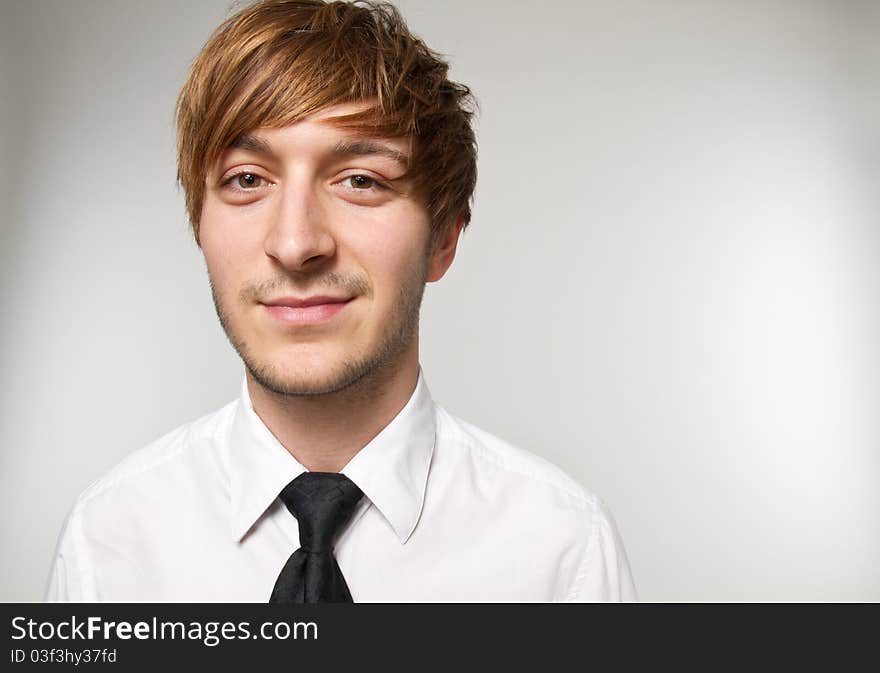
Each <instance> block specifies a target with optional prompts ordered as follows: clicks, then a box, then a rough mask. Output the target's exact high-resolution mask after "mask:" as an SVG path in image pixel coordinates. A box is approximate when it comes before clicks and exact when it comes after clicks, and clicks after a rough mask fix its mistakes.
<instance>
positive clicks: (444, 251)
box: [425, 217, 464, 283]
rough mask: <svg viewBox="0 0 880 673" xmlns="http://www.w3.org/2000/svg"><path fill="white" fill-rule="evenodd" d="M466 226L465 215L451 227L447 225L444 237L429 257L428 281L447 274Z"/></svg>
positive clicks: (433, 280)
mask: <svg viewBox="0 0 880 673" xmlns="http://www.w3.org/2000/svg"><path fill="white" fill-rule="evenodd" d="M462 228H464V217H459V218H458V219H457V220H456V221H455V223H454V224H453V225H452V226H451V227H447V229H446V233H445V234H443V238H442V239H441V240H440V241H438V242H437V244H436V246H435V248H434V250H433V251H432V252H431V255H430V257H429V258H428V276H427V278H426V279H425V280H426V281H427V282H428V283H433V282H435V281H438V280H440V279H441V278H443V276H444V275H445V274H446V271H447V270H448V269H449V267H450V265H451V264H452V260H453V259H455V249H456V248H457V247H458V237H459V234H461V230H462Z"/></svg>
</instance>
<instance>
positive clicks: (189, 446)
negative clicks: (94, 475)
mask: <svg viewBox="0 0 880 673" xmlns="http://www.w3.org/2000/svg"><path fill="white" fill-rule="evenodd" d="M238 402H239V400H237V399H236V400H233V401H231V402H229V403H227V404H226V405H224V406H223V407H221V408H220V409H217V410H216V411H213V412H211V413H208V414H205V415H204V416H201V417H199V418H197V419H195V420H193V421H189V422H187V423H184V424H183V425H180V426H178V427H176V428H174V429H173V430H171V431H170V432H167V433H166V434H164V435H162V436H161V437H159V438H158V439H156V440H154V441H152V442H150V443H149V444H147V445H146V446H143V447H142V448H140V449H137V450H135V451H132V452H131V453H129V454H128V455H127V456H126V457H125V458H123V459H122V460H121V461H120V462H119V463H117V464H116V465H115V466H114V467H112V468H111V469H110V470H109V471H108V472H107V473H105V474H104V475H103V476H101V477H100V478H98V479H96V480H95V481H93V482H92V483H91V484H90V485H89V486H88V487H87V488H86V489H85V490H84V491H83V492H82V493H80V495H79V497H78V498H77V501H76V504H75V505H74V510H76V509H78V508H80V507H81V506H83V505H85V504H86V503H88V502H89V501H90V500H92V499H94V498H96V497H97V496H100V495H101V494H102V493H105V492H107V491H109V490H111V489H113V488H116V487H118V486H120V485H121V484H124V483H126V482H128V481H129V480H131V479H134V478H137V477H138V476H140V475H143V474H145V473H147V472H150V471H152V470H155V469H160V468H161V467H163V466H166V465H168V464H169V463H171V462H173V461H174V460H176V459H179V458H182V457H184V456H185V455H186V454H187V452H189V451H196V450H199V449H200V448H205V447H206V445H208V444H209V443H210V441H211V440H212V439H213V438H214V437H215V436H217V434H218V433H220V432H222V431H224V430H225V429H226V428H227V427H228V425H229V423H230V422H231V420H232V416H233V414H234V413H235V407H236V405H237V404H238Z"/></svg>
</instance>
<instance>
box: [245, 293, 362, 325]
mask: <svg viewBox="0 0 880 673" xmlns="http://www.w3.org/2000/svg"><path fill="white" fill-rule="evenodd" d="M353 300H354V297H330V296H327V295H315V296H313V297H304V298H302V299H299V298H297V297H279V298H278V299H272V300H270V301H265V302H261V303H262V304H263V306H264V307H265V310H266V312H267V313H268V314H269V316H271V318H272V319H273V320H274V321H276V324H280V325H281V326H284V327H309V326H315V325H323V324H325V323H330V322H331V321H332V320H333V318H334V317H335V316H336V315H337V314H339V313H340V312H341V311H342V310H343V309H344V308H345V307H346V306H348V304H349V303H351V302H352V301H353Z"/></svg>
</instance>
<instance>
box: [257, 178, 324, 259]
mask: <svg viewBox="0 0 880 673" xmlns="http://www.w3.org/2000/svg"><path fill="white" fill-rule="evenodd" d="M279 197H280V199H279V203H278V206H277V209H276V211H275V212H274V213H273V221H272V223H271V227H270V229H269V231H268V233H267V235H266V239H265V242H264V249H265V251H266V254H267V255H269V256H270V257H272V258H274V259H275V260H277V261H278V263H279V264H281V265H282V266H283V267H284V268H285V269H287V270H289V271H310V270H311V269H312V268H314V267H317V266H320V265H321V263H322V262H325V261H326V260H327V259H329V258H330V257H332V256H333V255H334V253H335V252H336V241H335V239H334V237H333V235H332V232H331V231H330V229H329V227H328V226H327V224H328V223H327V219H326V212H325V208H324V205H323V204H322V203H321V199H320V197H319V195H318V194H317V193H315V190H314V189H313V188H312V187H311V186H310V185H308V184H304V183H300V184H298V185H287V186H286V187H285V189H284V191H283V192H282V193H281V194H280V195H279Z"/></svg>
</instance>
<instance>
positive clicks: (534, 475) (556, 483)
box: [435, 404, 605, 513]
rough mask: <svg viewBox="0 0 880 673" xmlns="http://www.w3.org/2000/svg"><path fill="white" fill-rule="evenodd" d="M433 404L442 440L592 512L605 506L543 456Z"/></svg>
mask: <svg viewBox="0 0 880 673" xmlns="http://www.w3.org/2000/svg"><path fill="white" fill-rule="evenodd" d="M435 408H436V410H437V421H438V430H439V432H441V433H442V435H443V439H444V441H447V442H452V443H454V444H457V445H459V446H460V447H461V448H463V449H464V450H466V451H468V452H469V453H470V454H471V455H472V456H473V457H474V458H475V459H477V460H480V461H485V462H487V463H491V464H492V465H493V466H495V467H498V468H501V469H503V470H505V471H507V472H510V473H511V474H512V475H518V476H520V477H522V478H524V479H525V480H527V481H531V482H533V483H535V484H536V485H538V484H540V485H544V486H546V487H549V488H550V489H552V490H554V491H556V492H557V493H558V494H560V495H563V496H566V498H565V499H566V501H568V502H570V503H571V504H572V505H574V506H575V507H576V508H577V509H581V510H585V511H590V512H593V513H597V512H600V511H602V510H604V508H605V505H604V503H603V501H602V499H601V498H599V497H598V496H597V495H595V494H594V493H592V492H591V491H589V490H588V489H587V488H586V487H584V486H583V485H582V484H581V483H580V482H578V481H577V480H576V479H574V478H573V477H571V476H569V475H568V474H567V473H566V472H565V471H564V470H562V469H561V468H560V467H558V466H557V465H555V464H554V463H551V462H550V461H549V460H547V459H546V458H542V457H541V456H539V455H537V454H535V453H532V452H531V451H528V450H526V449H523V448H521V447H519V446H515V445H514V444H511V443H510V442H508V441H506V440H504V439H501V438H500V437H497V436H496V435H493V434H492V433H490V432H487V431H486V430H483V429H482V428H479V427H477V426H475V425H474V424H472V423H469V422H468V421H465V420H463V419H461V418H458V417H457V416H454V415H453V414H451V413H450V412H449V411H447V410H446V409H444V408H443V407H441V406H440V405H437V404H435Z"/></svg>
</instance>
